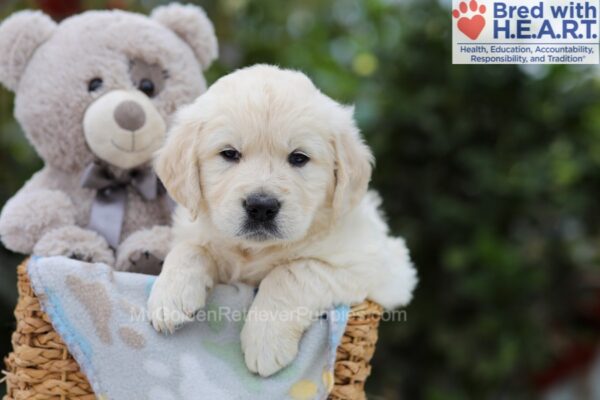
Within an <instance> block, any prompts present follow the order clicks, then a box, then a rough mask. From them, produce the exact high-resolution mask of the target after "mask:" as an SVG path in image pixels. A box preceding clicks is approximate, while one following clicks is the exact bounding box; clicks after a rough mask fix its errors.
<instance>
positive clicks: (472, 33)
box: [452, 0, 486, 40]
mask: <svg viewBox="0 0 600 400" xmlns="http://www.w3.org/2000/svg"><path fill="white" fill-rule="evenodd" d="M485 11H486V7H485V5H483V4H481V5H479V3H477V1H476V0H471V1H470V2H469V5H468V6H467V3H466V2H464V1H462V2H461V3H460V4H459V5H458V9H454V10H452V16H453V17H454V18H455V19H457V20H458V21H457V22H456V26H457V28H458V30H459V31H461V32H462V33H464V34H465V35H467V37H468V38H469V39H471V40H475V39H477V38H478V37H479V35H480V34H481V31H483V28H485V17H484V16H483V14H485ZM466 14H470V15H471V18H469V17H467V16H465V15H466Z"/></svg>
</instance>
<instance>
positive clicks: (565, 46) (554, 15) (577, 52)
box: [450, 0, 600, 64]
mask: <svg viewBox="0 0 600 400" xmlns="http://www.w3.org/2000/svg"><path fill="white" fill-rule="evenodd" d="M450 19H451V20H452V62H453V63H454V64H598V63H600V42H599V40H600V0H452V12H451V16H450Z"/></svg>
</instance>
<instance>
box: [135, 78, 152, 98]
mask: <svg viewBox="0 0 600 400" xmlns="http://www.w3.org/2000/svg"><path fill="white" fill-rule="evenodd" d="M138 89H139V90H140V91H141V92H143V93H144V94H145V95H146V96H148V97H152V96H154V90H155V89H154V82H152V81H151V80H150V79H148V78H144V79H142V80H141V81H140V84H139V85H138Z"/></svg>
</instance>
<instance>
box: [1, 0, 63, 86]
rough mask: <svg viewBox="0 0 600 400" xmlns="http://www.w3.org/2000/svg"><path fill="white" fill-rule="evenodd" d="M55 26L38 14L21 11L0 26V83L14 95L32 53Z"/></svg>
mask: <svg viewBox="0 0 600 400" xmlns="http://www.w3.org/2000/svg"><path fill="white" fill-rule="evenodd" d="M56 26H57V25H56V23H55V22H54V21H52V19H51V18H50V17H49V16H47V15H46V14H44V13H43V12H41V11H21V12H18V13H15V14H13V15H11V16H10V17H8V18H7V19H6V20H4V22H2V24H1V25H0V83H2V84H3V85H4V86H6V88H7V89H9V90H12V91H13V92H15V91H16V90H17V87H18V86H19V81H20V80H21V77H22V76H23V73H24V72H25V68H26V67H27V64H28V63H29V60H31V57H32V56H33V54H34V53H35V51H36V50H37V49H38V47H40V45H41V44H42V43H44V42H45V41H46V40H48V39H49V38H50V36H52V34H53V33H54V31H55V30H56Z"/></svg>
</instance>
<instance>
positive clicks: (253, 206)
mask: <svg viewBox="0 0 600 400" xmlns="http://www.w3.org/2000/svg"><path fill="white" fill-rule="evenodd" d="M243 206H244V209H245V210H246V215H247V216H248V220H249V221H251V222H253V223H258V224H265V223H271V222H273V220H274V219H275V217H277V214H278V213H279V209H280V208H281V203H280V202H279V200H277V199H276V198H275V197H273V196H270V195H268V194H265V193H254V194H251V195H250V196H248V197H247V198H246V200H244V201H243Z"/></svg>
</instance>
